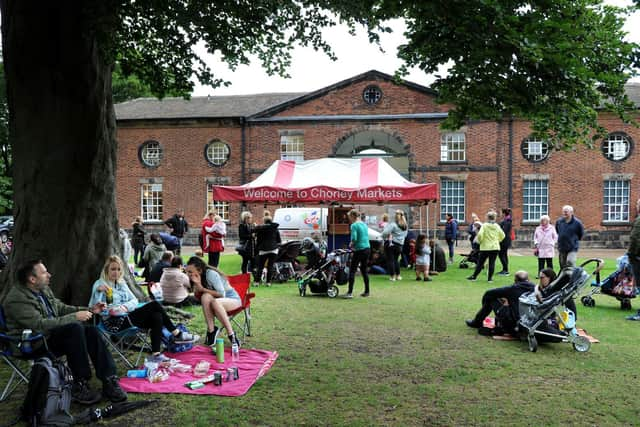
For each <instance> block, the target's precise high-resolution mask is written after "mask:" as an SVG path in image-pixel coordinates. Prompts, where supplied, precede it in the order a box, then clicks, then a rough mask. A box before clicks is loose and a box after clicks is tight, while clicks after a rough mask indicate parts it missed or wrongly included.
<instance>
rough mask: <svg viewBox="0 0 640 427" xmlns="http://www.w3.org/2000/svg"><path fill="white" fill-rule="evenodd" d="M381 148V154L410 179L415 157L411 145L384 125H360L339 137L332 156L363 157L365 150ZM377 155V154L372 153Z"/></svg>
mask: <svg viewBox="0 0 640 427" xmlns="http://www.w3.org/2000/svg"><path fill="white" fill-rule="evenodd" d="M371 149H375V150H380V153H379V156H380V157H384V158H385V160H386V161H387V162H388V163H389V164H390V165H391V166H393V167H394V168H395V169H396V170H397V171H398V172H400V173H401V174H402V175H403V176H404V177H406V178H407V179H410V166H411V161H412V158H413V154H412V153H411V146H410V145H408V144H405V143H404V139H403V138H402V135H400V134H399V133H398V132H395V131H390V130H389V129H386V128H384V127H382V126H359V127H357V128H354V129H353V130H352V131H350V132H348V133H346V134H345V135H343V136H341V137H340V138H338V140H337V141H336V143H335V145H334V146H333V147H332V150H331V151H332V153H331V154H332V157H348V158H353V157H363V155H362V154H360V153H362V152H363V151H365V150H371ZM369 156H372V157H375V156H377V154H370V155H369Z"/></svg>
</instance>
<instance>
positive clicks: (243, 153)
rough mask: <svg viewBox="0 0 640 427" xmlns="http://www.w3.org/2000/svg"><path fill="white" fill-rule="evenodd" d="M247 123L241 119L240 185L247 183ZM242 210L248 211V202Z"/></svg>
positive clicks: (243, 204)
mask: <svg viewBox="0 0 640 427" xmlns="http://www.w3.org/2000/svg"><path fill="white" fill-rule="evenodd" d="M246 126H247V121H246V120H245V118H244V117H240V184H244V183H245V182H247V177H246V162H247V158H246V157H247V137H246V132H245V129H246ZM241 206H242V207H241V208H240V209H241V210H243V211H245V210H247V202H242V205H241Z"/></svg>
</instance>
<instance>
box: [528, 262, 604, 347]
mask: <svg viewBox="0 0 640 427" xmlns="http://www.w3.org/2000/svg"><path fill="white" fill-rule="evenodd" d="M592 262H596V263H597V264H598V266H597V267H596V270H595V271H594V273H597V272H598V271H600V269H601V268H602V266H603V265H604V263H603V262H602V260H600V259H590V260H588V261H585V262H584V263H582V264H581V265H580V266H579V267H567V268H565V269H564V270H562V271H561V272H560V274H559V275H558V277H557V278H556V280H554V281H553V282H552V283H551V284H550V285H549V289H548V290H547V291H546V292H545V294H546V295H547V297H546V298H544V299H543V300H542V302H539V301H538V299H537V298H536V295H535V292H529V293H527V294H524V295H522V296H521V297H520V299H519V312H520V320H519V322H518V324H519V328H520V332H521V333H522V334H523V336H526V338H527V341H528V342H529V351H536V350H537V349H538V340H537V338H536V337H540V338H542V337H544V338H545V339H546V340H548V341H554V340H555V341H558V342H559V341H564V342H570V343H571V344H572V345H573V348H574V349H575V350H576V351H580V352H584V351H589V348H591V342H590V341H589V339H588V338H586V337H583V336H580V335H578V332H577V330H576V328H575V313H571V315H573V316H569V317H568V318H566V317H565V316H563V315H562V314H561V311H560V307H562V306H564V305H566V303H567V301H569V300H570V299H571V298H575V296H576V295H577V294H578V293H579V292H580V291H581V290H582V289H584V287H585V286H587V283H588V282H589V279H590V278H591V274H589V273H587V272H586V271H585V269H584V267H585V266H586V265H587V264H589V263H592ZM592 274H593V273H592ZM562 312H565V311H564V310H562ZM556 316H557V318H558V319H559V320H558V321H559V323H560V326H561V327H562V329H563V331H560V330H551V329H550V328H548V322H547V321H548V319H550V318H553V317H556ZM571 317H573V319H571Z"/></svg>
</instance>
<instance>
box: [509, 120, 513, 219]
mask: <svg viewBox="0 0 640 427" xmlns="http://www.w3.org/2000/svg"><path fill="white" fill-rule="evenodd" d="M508 171H509V178H508V181H509V193H508V194H509V196H508V197H509V203H508V206H509V208H513V116H510V117H509V166H508Z"/></svg>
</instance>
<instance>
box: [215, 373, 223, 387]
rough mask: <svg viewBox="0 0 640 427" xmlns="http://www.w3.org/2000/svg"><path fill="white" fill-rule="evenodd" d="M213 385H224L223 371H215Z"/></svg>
mask: <svg viewBox="0 0 640 427" xmlns="http://www.w3.org/2000/svg"><path fill="white" fill-rule="evenodd" d="M213 385H222V372H218V371H216V372H214V373H213Z"/></svg>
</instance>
